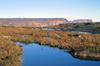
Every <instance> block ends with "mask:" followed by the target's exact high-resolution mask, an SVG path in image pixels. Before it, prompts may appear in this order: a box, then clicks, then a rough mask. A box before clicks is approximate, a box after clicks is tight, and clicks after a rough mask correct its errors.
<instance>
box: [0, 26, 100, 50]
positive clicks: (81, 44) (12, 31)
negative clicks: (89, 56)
mask: <svg viewBox="0 0 100 66" xmlns="http://www.w3.org/2000/svg"><path fill="white" fill-rule="evenodd" d="M0 32H1V34H3V35H6V36H10V37H11V40H12V41H14V42H22V43H25V44H29V43H38V44H40V45H49V46H51V47H58V48H60V49H71V48H73V49H74V50H96V51H99V50H100V38H99V37H100V35H98V34H97V35H95V36H92V35H91V34H84V33H83V34H75V33H70V32H64V33H62V32H58V31H45V30H40V29H28V28H12V27H8V28H5V27H1V28H0Z"/></svg>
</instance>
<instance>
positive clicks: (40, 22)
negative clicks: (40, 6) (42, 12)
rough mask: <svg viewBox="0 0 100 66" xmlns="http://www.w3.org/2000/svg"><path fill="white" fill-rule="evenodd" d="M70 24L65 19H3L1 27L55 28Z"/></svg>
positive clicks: (0, 22) (0, 20) (0, 23)
mask: <svg viewBox="0 0 100 66" xmlns="http://www.w3.org/2000/svg"><path fill="white" fill-rule="evenodd" d="M64 23H68V20H67V19H64V18H1V19H0V26H15V27H22V26H31V27H33V26H37V27H43V26H48V25H49V26H53V25H59V24H64Z"/></svg>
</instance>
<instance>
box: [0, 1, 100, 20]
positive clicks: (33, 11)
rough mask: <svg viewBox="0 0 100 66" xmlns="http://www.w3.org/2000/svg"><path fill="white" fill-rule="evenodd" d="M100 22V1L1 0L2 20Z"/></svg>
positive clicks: (0, 14) (0, 11)
mask: <svg viewBox="0 0 100 66" xmlns="http://www.w3.org/2000/svg"><path fill="white" fill-rule="evenodd" d="M24 17H25V18H66V19H68V20H75V19H93V21H100V0H0V18H24Z"/></svg>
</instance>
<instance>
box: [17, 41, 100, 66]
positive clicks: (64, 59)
mask: <svg viewBox="0 0 100 66" xmlns="http://www.w3.org/2000/svg"><path fill="white" fill-rule="evenodd" d="M16 44H17V45H18V44H20V43H19V42H17V43H16ZM22 45H23V47H22V48H23V50H24V52H23V55H22V56H21V57H22V66H99V65H100V61H95V60H94V61H91V60H80V59H77V58H74V57H73V56H71V54H69V53H66V52H64V50H60V49H58V48H51V47H49V46H40V45H38V44H35V43H33V44H28V45H24V44H22Z"/></svg>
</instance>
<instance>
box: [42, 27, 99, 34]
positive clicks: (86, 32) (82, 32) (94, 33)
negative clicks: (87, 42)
mask: <svg viewBox="0 0 100 66" xmlns="http://www.w3.org/2000/svg"><path fill="white" fill-rule="evenodd" d="M42 29H43V30H48V31H56V30H55V29H49V28H42ZM57 31H60V32H66V31H63V30H61V29H57ZM69 32H71V33H85V34H92V36H94V35H96V34H100V33H90V32H82V31H69Z"/></svg>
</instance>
